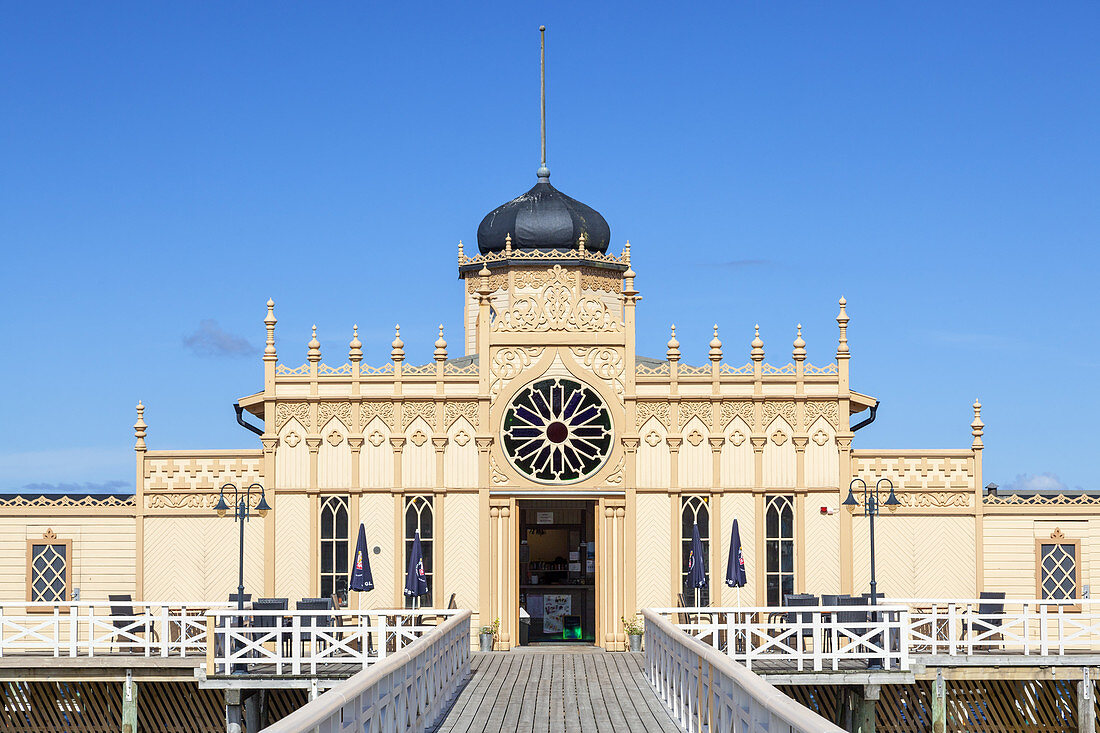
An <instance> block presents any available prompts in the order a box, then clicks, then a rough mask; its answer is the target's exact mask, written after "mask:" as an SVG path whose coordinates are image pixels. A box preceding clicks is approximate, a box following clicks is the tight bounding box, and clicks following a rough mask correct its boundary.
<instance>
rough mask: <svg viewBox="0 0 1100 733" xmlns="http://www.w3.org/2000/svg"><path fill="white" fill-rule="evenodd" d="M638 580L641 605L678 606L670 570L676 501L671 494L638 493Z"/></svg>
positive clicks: (639, 604)
mask: <svg viewBox="0 0 1100 733" xmlns="http://www.w3.org/2000/svg"><path fill="white" fill-rule="evenodd" d="M637 504H638V523H637V532H638V536H637V538H636V545H635V546H636V547H637V548H638V551H637V555H636V557H635V562H634V581H635V583H636V592H635V593H636V595H635V597H636V598H637V603H638V608H648V607H667V606H674V605H676V592H675V591H673V589H672V578H671V574H670V573H669V569H668V562H669V558H670V557H671V556H672V544H671V543H672V539H671V532H672V525H671V522H672V504H671V498H670V497H669V496H668V494H638V502H637Z"/></svg>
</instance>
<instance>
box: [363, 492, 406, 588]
mask: <svg viewBox="0 0 1100 733" xmlns="http://www.w3.org/2000/svg"><path fill="white" fill-rule="evenodd" d="M400 499H401V497H400V496H397V497H394V496H393V495H391V494H390V493H389V492H388V491H387V492H386V493H384V494H363V495H362V497H360V499H359V521H361V522H362V523H363V525H364V527H365V528H366V532H367V546H368V547H369V548H370V568H371V572H372V573H373V575H374V590H372V591H371V592H369V593H358V594H357V595H358V596H359V607H360V608H393V605H394V603H395V599H396V597H397V596H396V594H395V589H394V587H393V584H394V580H393V573H394V565H393V563H394V558H393V555H394V536H393V516H394V508H393V505H394V502H395V501H400ZM356 531H357V532H358V531H359V530H358V528H356ZM375 547H381V548H382V552H381V553H379V554H378V555H375V554H374V548H375Z"/></svg>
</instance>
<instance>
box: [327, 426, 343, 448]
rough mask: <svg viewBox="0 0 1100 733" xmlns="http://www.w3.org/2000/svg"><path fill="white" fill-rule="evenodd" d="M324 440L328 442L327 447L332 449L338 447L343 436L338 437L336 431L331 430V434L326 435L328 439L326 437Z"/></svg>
mask: <svg viewBox="0 0 1100 733" xmlns="http://www.w3.org/2000/svg"><path fill="white" fill-rule="evenodd" d="M325 440H327V441H328V444H329V445H331V446H332V447H333V448H335V447H336V446H338V445H340V443H342V442H343V440H344V436H343V435H340V433H339V432H337V431H336V430H333V431H332V432H331V433H329V434H328V437H326V438H325Z"/></svg>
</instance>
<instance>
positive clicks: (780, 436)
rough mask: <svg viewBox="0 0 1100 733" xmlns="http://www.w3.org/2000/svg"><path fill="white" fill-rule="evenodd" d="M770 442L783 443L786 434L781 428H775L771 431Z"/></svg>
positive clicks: (785, 440) (785, 439)
mask: <svg viewBox="0 0 1100 733" xmlns="http://www.w3.org/2000/svg"><path fill="white" fill-rule="evenodd" d="M772 442H773V443H775V444H776V445H783V444H784V443H786V442H787V434H786V433H784V432H783V431H782V430H776V431H775V432H774V433H772Z"/></svg>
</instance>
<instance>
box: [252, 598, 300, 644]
mask: <svg viewBox="0 0 1100 733" xmlns="http://www.w3.org/2000/svg"><path fill="white" fill-rule="evenodd" d="M289 607H290V599H288V598H257V599H256V600H255V601H254V602H253V603H252V610H253V611H286V610H287V609H288V608H289ZM284 615H285V614H284ZM252 628H254V629H279V631H278V636H277V638H276V642H277V643H278V644H279V646H280V648H281V649H282V655H283V656H284V657H289V656H290V655H291V652H292V647H291V642H292V639H291V631H290V629H289V628H288V627H287V626H286V624H285V623H283V618H282V617H281V616H267V615H264V616H253V617H252ZM267 633H268V632H266V631H264V632H260V633H258V634H257V635H256V636H257V637H259V636H263V635H266V634H267Z"/></svg>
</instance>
